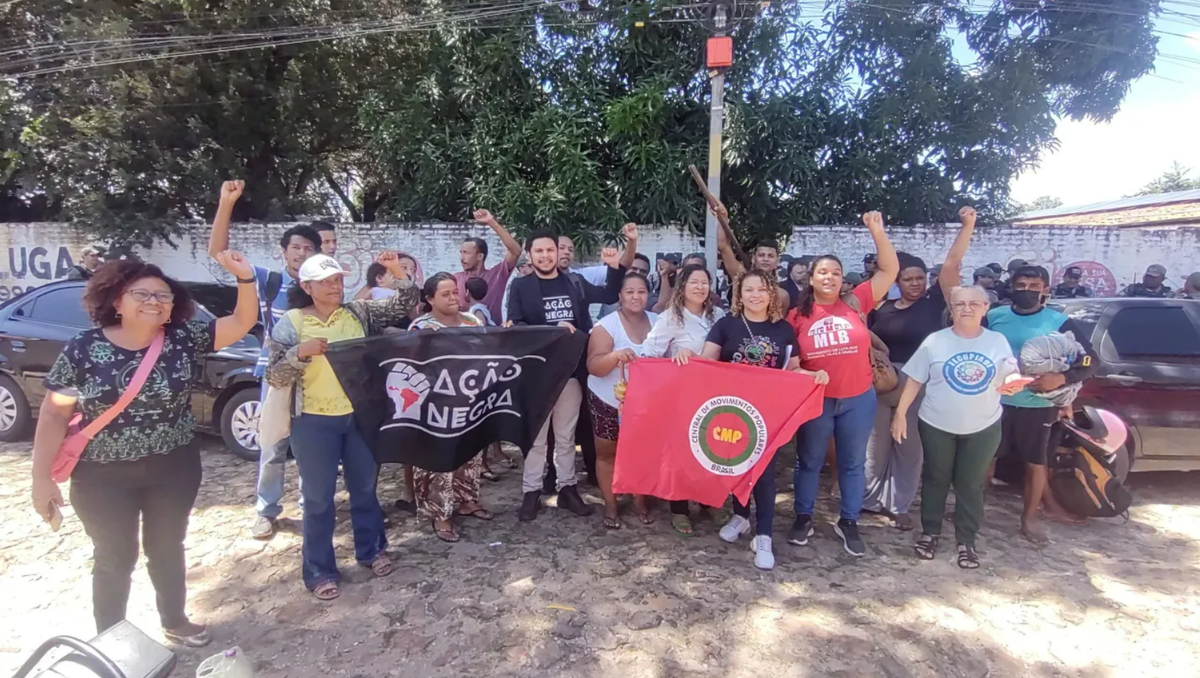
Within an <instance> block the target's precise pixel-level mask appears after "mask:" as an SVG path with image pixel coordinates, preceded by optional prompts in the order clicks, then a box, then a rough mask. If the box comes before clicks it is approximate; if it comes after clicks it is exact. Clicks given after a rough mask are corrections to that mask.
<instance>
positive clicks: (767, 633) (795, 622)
mask: <svg viewBox="0 0 1200 678" xmlns="http://www.w3.org/2000/svg"><path fill="white" fill-rule="evenodd" d="M786 461H787V460H786V459H785V460H784V462H786ZM29 467H30V462H29V445H28V444H21V445H8V446H0V591H2V592H3V595H0V675H10V674H11V673H12V672H13V671H14V670H15V669H16V668H17V666H19V665H20V663H21V662H22V661H23V660H24V658H25V657H26V656H28V654H29V653H30V652H31V651H32V649H33V648H34V647H36V646H37V645H38V644H39V643H40V642H42V641H43V640H44V639H46V638H48V637H50V636H52V635H56V634H60V633H66V634H71V635H76V636H80V637H84V638H87V637H90V636H91V635H92V630H93V628H92V619H91V610H90V608H91V605H90V583H89V575H88V571H89V567H90V562H89V561H90V549H89V543H88V541H87V538H86V537H85V535H84V534H83V531H82V529H81V527H80V524H79V521H78V519H76V518H75V517H74V515H73V513H71V512H70V510H69V509H68V510H67V512H66V521H65V523H64V526H63V529H62V531H61V532H59V533H57V534H55V533H52V532H50V531H49V529H48V528H47V527H46V526H45V524H43V523H42V522H41V521H40V519H39V518H38V517H37V516H36V515H35V514H34V512H33V511H32V509H31V508H30V506H29V502H28V487H29V480H28V477H29ZM204 467H205V482H204V486H203V487H202V488H201V491H200V497H199V499H198V501H197V505H196V509H195V512H194V514H193V518H192V526H191V532H190V536H189V539H188V567H189V572H188V575H189V586H190V611H191V613H192V616H193V618H194V619H196V620H197V621H200V622H203V623H206V624H209V625H211V627H212V631H213V635H214V639H215V640H214V642H213V644H212V645H211V646H210V647H209V648H205V649H204V650H200V651H194V650H187V649H179V650H178V651H179V655H180V666H179V668H178V669H177V670H176V674H175V675H177V676H190V675H194V671H195V667H196V665H197V664H198V663H199V661H201V660H202V659H203V658H204V657H206V656H208V655H209V654H213V653H215V652H218V651H219V650H221V649H224V648H227V647H231V646H234V645H237V646H240V647H241V648H242V649H243V651H244V652H245V653H246V654H247V655H248V656H249V657H250V658H251V659H252V660H253V663H254V666H255V668H256V670H257V675H258V676H260V677H264V678H275V677H283V676H306V677H307V676H328V677H331V678H332V677H340V676H346V677H356V678H357V677H360V676H361V677H365V676H382V675H395V676H400V675H406V676H559V675H570V676H621V677H622V678H624V677H628V678H636V677H641V676H646V677H651V676H654V677H666V676H755V677H757V678H762V677H763V676H772V677H775V676H779V677H789V678H790V677H793V676H887V677H889V678H900V677H906V676H973V677H981V676H1089V677H1101V676H1114V677H1115V676H1125V675H1138V676H1184V675H1200V670H1198V669H1197V668H1196V667H1197V666H1200V576H1198V574H1200V573H1198V568H1200V543H1198V540H1200V486H1198V484H1197V482H1196V480H1197V475H1195V474H1191V475H1188V474H1173V475H1154V476H1138V477H1136V479H1135V481H1134V492H1135V496H1136V504H1135V507H1134V509H1133V511H1132V519H1131V520H1130V521H1129V522H1128V523H1125V522H1123V521H1121V520H1095V521H1092V524H1091V525H1089V526H1087V527H1083V528H1074V527H1065V526H1058V525H1054V526H1051V527H1049V528H1048V529H1049V531H1050V534H1051V537H1052V538H1053V540H1054V543H1053V544H1052V545H1051V546H1049V547H1047V548H1044V549H1041V550H1038V549H1035V548H1033V547H1031V546H1030V545H1029V544H1028V543H1026V542H1024V541H1022V540H1021V539H1020V537H1019V536H1018V535H1017V515H1018V507H1019V497H1018V496H1017V495H1016V494H1014V493H1013V492H1011V491H1006V490H1004V489H1000V490H998V491H997V492H995V493H994V494H993V496H992V497H991V499H990V500H989V505H988V514H987V517H986V522H985V526H984V529H983V532H982V535H981V543H980V548H981V551H982V555H983V558H984V565H983V568H982V569H980V570H978V571H975V572H968V571H962V570H959V569H958V568H957V567H956V566H955V564H954V562H953V559H952V552H951V551H952V549H950V548H943V553H942V554H941V555H940V556H939V558H938V559H937V560H936V561H934V562H923V561H918V560H917V559H916V558H915V557H914V556H913V555H912V550H911V544H912V539H913V536H912V534H911V533H910V534H901V533H899V532H897V531H895V530H894V529H892V528H890V527H888V526H887V524H886V523H885V521H884V520H882V519H880V518H878V517H864V520H863V530H862V531H863V536H864V538H865V540H866V541H867V544H868V548H869V553H868V555H867V557H865V558H862V559H854V558H852V557H850V556H848V555H847V554H846V553H844V552H843V551H842V548H841V545H840V543H839V542H835V541H834V540H833V539H834V537H833V534H832V528H831V526H830V525H829V524H828V517H829V516H831V515H836V510H832V509H833V505H832V503H831V502H830V501H829V497H828V492H827V491H826V492H824V493H823V497H822V505H821V508H820V512H821V513H822V514H823V515H822V516H821V517H819V518H818V522H819V523H821V525H820V534H819V535H818V537H817V539H816V541H815V543H810V545H809V546H807V547H795V546H789V545H787V544H786V543H785V540H784V535H785V533H786V529H787V527H788V526H789V525H790V524H791V520H792V518H793V515H792V510H791V494H790V492H789V491H788V490H789V488H790V487H791V482H790V474H787V473H785V474H782V477H781V484H780V488H781V491H780V494H779V496H778V505H779V513H778V516H777V519H776V528H775V531H776V549H775V550H776V557H777V560H778V565H777V567H776V569H775V570H774V571H772V572H761V571H759V570H757V569H755V568H754V566H753V563H752V556H751V553H750V550H749V545H748V542H747V541H746V540H744V539H743V541H742V542H740V543H738V544H733V545H730V544H726V543H724V542H722V541H720V540H719V539H718V538H717V535H716V532H717V528H718V527H719V526H720V524H721V522H720V521H721V520H723V519H724V517H725V516H726V515H727V511H724V510H722V511H714V512H713V514H712V515H711V516H710V517H708V518H707V519H704V520H700V521H697V524H696V526H697V535H696V536H695V537H693V538H691V539H685V538H682V537H680V536H679V535H677V534H675V532H674V531H673V530H672V529H671V527H670V524H669V522H668V520H666V519H660V520H659V521H658V522H657V523H656V524H654V525H652V526H649V527H645V526H642V525H641V524H640V523H638V522H637V521H636V519H633V518H632V517H631V516H626V529H624V530H622V531H619V532H609V531H606V530H605V529H604V528H603V527H602V526H601V524H600V518H599V514H598V513H597V516H595V517H592V518H576V517H574V516H571V515H570V514H567V513H566V512H565V511H561V510H558V509H554V508H549V509H547V510H546V511H544V512H543V513H542V514H541V516H540V517H539V518H538V520H537V521H536V522H534V523H531V524H518V522H517V520H516V506H517V504H518V502H519V494H520V482H519V477H518V472H517V471H515V470H512V471H507V472H506V474H505V477H504V478H503V480H502V482H500V483H499V484H488V483H485V488H484V500H485V503H486V504H487V505H488V506H489V507H490V508H492V509H493V510H495V511H496V512H497V517H496V520H495V521H494V522H492V523H483V522H479V521H471V522H469V523H467V524H464V525H463V526H462V529H461V532H462V534H463V540H462V541H461V542H460V543H458V544H455V545H450V544H445V543H442V542H440V541H438V540H437V539H435V538H434V536H433V535H432V534H431V532H430V530H429V529H428V524H427V523H426V522H425V521H422V520H420V519H418V518H417V517H416V516H414V515H413V514H409V513H405V512H403V511H400V510H398V509H394V508H389V509H388V512H389V515H390V518H391V521H392V528H391V529H390V530H389V537H390V540H391V552H392V554H393V557H394V559H395V560H396V561H397V563H398V567H397V571H396V572H395V573H394V574H393V575H392V576H391V577H389V578H387V579H371V578H369V577H368V576H365V575H367V574H368V573H367V572H366V571H365V570H362V569H361V568H359V567H357V566H356V565H355V564H354V563H353V557H352V549H351V547H350V544H349V534H348V532H349V530H348V528H349V521H348V514H346V513H345V512H344V510H343V512H342V513H341V515H340V516H339V529H338V554H339V557H340V558H341V562H342V564H343V572H344V574H345V576H346V577H347V579H348V582H347V583H346V584H345V585H344V586H343V589H342V596H341V598H340V599H339V600H337V601H335V602H333V603H329V604H326V603H321V602H318V601H317V600H315V599H314V598H313V597H312V596H311V595H309V594H308V593H306V592H305V590H304V588H303V586H302V584H301V582H300V572H299V570H300V538H299V536H298V534H297V533H296V530H297V528H298V526H299V521H298V519H299V515H298V511H297V509H296V505H295V499H296V495H295V492H294V488H295V475H294V467H292V469H291V470H290V475H289V487H290V488H291V490H292V492H291V493H290V494H289V496H288V499H287V509H286V511H287V513H286V515H287V516H289V517H290V518H292V519H293V520H292V521H289V522H290V524H289V525H288V528H287V530H288V531H286V532H283V533H280V534H278V535H276V537H275V538H274V539H273V540H272V541H270V542H267V543H264V542H258V541H254V540H252V539H250V538H249V537H248V535H247V527H248V525H249V523H250V522H251V519H252V514H253V510H252V505H253V495H254V479H255V473H256V471H255V467H254V465H252V464H249V463H247V462H244V461H240V460H238V459H235V458H234V457H232V456H230V455H228V454H226V453H225V452H223V451H222V450H221V449H220V448H219V447H218V446H217V445H216V444H215V442H209V443H208V444H207V447H206V453H205V457H204ZM398 480H399V474H398V472H396V471H394V470H392V469H385V470H384V473H383V477H382V479H381V488H380V497H381V499H383V500H388V499H389V498H390V499H394V498H396V497H398V496H399V494H398V489H397V482H398ZM826 489H827V488H826ZM585 494H586V495H588V497H589V500H590V501H594V502H598V501H599V495H598V493H597V492H596V491H595V489H594V488H587V490H586V491H585ZM344 500H345V496H344V494H343V495H342V496H341V501H342V502H343V509H344ZM945 533H946V534H948V535H952V534H953V530H952V528H951V527H950V526H949V525H947V530H946V532H945ZM130 620H131V621H133V622H134V623H135V624H137V625H138V626H140V627H141V628H142V629H143V630H145V631H147V632H148V633H150V634H151V635H152V636H156V635H157V633H158V630H157V628H156V626H157V615H156V613H155V611H154V594H153V589H152V588H151V586H150V583H149V580H148V578H147V576H146V571H145V568H144V564H143V565H141V566H139V568H138V570H137V572H136V574H135V575H134V587H133V597H132V600H131V602H130Z"/></svg>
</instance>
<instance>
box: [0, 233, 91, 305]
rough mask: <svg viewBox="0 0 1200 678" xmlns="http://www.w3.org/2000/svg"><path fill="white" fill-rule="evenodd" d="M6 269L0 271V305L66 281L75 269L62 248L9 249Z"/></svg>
mask: <svg viewBox="0 0 1200 678" xmlns="http://www.w3.org/2000/svg"><path fill="white" fill-rule="evenodd" d="M6 263H7V267H6V268H4V269H3V270H0V302H3V301H8V300H9V299H14V298H16V297H19V296H21V295H22V294H24V293H26V292H28V291H29V290H31V289H33V288H35V287H38V286H40V285H45V284H46V283H49V282H53V281H55V280H62V279H63V278H66V277H67V272H68V271H70V270H71V267H72V266H74V265H75V260H74V259H73V258H72V257H71V251H70V250H69V249H68V248H67V247H66V246H61V245H60V246H54V245H50V246H41V245H36V246H33V247H27V246H15V245H14V246H10V247H9V248H8V259H7V260H6Z"/></svg>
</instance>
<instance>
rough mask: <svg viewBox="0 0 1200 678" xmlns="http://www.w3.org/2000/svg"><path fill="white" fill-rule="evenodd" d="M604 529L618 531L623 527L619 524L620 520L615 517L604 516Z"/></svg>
mask: <svg viewBox="0 0 1200 678" xmlns="http://www.w3.org/2000/svg"><path fill="white" fill-rule="evenodd" d="M604 527H606V528H607V529H610V530H619V529H621V528H622V527H624V525H623V524H622V523H621V519H620V518H619V517H617V516H604Z"/></svg>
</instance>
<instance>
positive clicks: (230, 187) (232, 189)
mask: <svg viewBox="0 0 1200 678" xmlns="http://www.w3.org/2000/svg"><path fill="white" fill-rule="evenodd" d="M245 188H246V182H244V181H242V180H241V179H238V180H237V181H226V182H225V183H223V184H221V202H226V203H233V202H237V199H238V198H240V197H242V190H243V189H245Z"/></svg>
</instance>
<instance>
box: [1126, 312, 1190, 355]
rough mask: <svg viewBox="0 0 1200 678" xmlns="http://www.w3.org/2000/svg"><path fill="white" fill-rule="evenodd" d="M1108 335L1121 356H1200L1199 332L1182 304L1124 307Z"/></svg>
mask: <svg viewBox="0 0 1200 678" xmlns="http://www.w3.org/2000/svg"><path fill="white" fill-rule="evenodd" d="M1108 336H1109V338H1110V339H1111V340H1112V345H1113V348H1115V349H1116V350H1117V353H1118V354H1120V355H1121V357H1126V356H1148V357H1162V358H1181V357H1194V356H1200V333H1198V332H1197V331H1196V326H1195V325H1194V324H1193V323H1192V320H1191V318H1189V317H1188V314H1187V311H1185V310H1184V309H1183V308H1181V307H1179V306H1134V307H1131V308H1125V309H1122V310H1121V311H1119V312H1118V313H1117V315H1116V316H1114V317H1113V319H1112V322H1111V323H1110V324H1109V326H1108Z"/></svg>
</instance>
